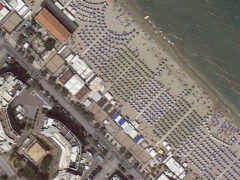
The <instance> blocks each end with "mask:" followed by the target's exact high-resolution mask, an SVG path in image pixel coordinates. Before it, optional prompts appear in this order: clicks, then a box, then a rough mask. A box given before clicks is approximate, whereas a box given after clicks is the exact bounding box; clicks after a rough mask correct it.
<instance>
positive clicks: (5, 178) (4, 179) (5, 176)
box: [0, 174, 8, 180]
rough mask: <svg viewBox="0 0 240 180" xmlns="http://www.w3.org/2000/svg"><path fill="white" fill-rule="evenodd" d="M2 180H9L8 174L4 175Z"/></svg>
mask: <svg viewBox="0 0 240 180" xmlns="http://www.w3.org/2000/svg"><path fill="white" fill-rule="evenodd" d="M0 180H8V175H7V174H3V175H2V176H1V177H0Z"/></svg>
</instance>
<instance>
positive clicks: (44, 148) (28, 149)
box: [18, 134, 51, 166]
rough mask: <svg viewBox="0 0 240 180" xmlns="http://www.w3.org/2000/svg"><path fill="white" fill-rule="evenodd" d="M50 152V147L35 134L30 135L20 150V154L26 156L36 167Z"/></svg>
mask: <svg viewBox="0 0 240 180" xmlns="http://www.w3.org/2000/svg"><path fill="white" fill-rule="evenodd" d="M50 152H51V148H50V146H49V145H48V144H47V143H46V142H45V141H44V140H43V139H42V138H40V137H39V136H37V135H34V134H30V135H29V136H28V137H27V138H26V139H25V140H24V141H23V143H22V144H21V145H20V146H19V148H18V153H19V154H20V155H23V156H25V157H26V158H27V159H28V160H29V161H30V162H31V163H32V164H33V165H35V166H37V165H38V164H39V163H40V162H41V161H42V160H43V159H44V157H45V156H46V155H47V154H49V153H50Z"/></svg>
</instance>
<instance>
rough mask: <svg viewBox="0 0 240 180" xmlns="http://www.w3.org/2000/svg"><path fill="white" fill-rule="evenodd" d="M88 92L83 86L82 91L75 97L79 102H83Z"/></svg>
mask: <svg viewBox="0 0 240 180" xmlns="http://www.w3.org/2000/svg"><path fill="white" fill-rule="evenodd" d="M88 92H89V90H88V89H87V88H86V87H85V86H83V87H82V89H80V90H79V91H78V93H77V94H76V95H75V97H76V98H77V99H78V100H81V99H82V98H83V97H84V96H85V95H86V94H87V93H88Z"/></svg>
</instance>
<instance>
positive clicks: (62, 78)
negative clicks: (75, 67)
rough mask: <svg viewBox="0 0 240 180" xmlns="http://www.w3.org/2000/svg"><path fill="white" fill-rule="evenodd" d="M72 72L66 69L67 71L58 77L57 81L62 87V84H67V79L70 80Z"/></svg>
mask: <svg viewBox="0 0 240 180" xmlns="http://www.w3.org/2000/svg"><path fill="white" fill-rule="evenodd" d="M73 75H74V74H73V72H72V71H71V70H70V69H68V70H67V71H65V72H64V73H63V74H62V75H61V76H60V78H59V79H58V81H59V82H60V83H61V84H62V85H64V84H66V83H67V82H68V80H69V79H71V77H73Z"/></svg>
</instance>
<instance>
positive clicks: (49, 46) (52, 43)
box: [44, 38, 56, 51]
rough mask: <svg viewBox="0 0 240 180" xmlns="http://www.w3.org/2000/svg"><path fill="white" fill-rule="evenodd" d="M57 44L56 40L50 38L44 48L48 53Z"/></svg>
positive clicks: (45, 42)
mask: <svg viewBox="0 0 240 180" xmlns="http://www.w3.org/2000/svg"><path fill="white" fill-rule="evenodd" d="M55 44H56V40H55V39H53V38H48V39H47V40H46V41H44V47H45V50H46V51H51V50H52V49H53V48H54V46H55Z"/></svg>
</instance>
